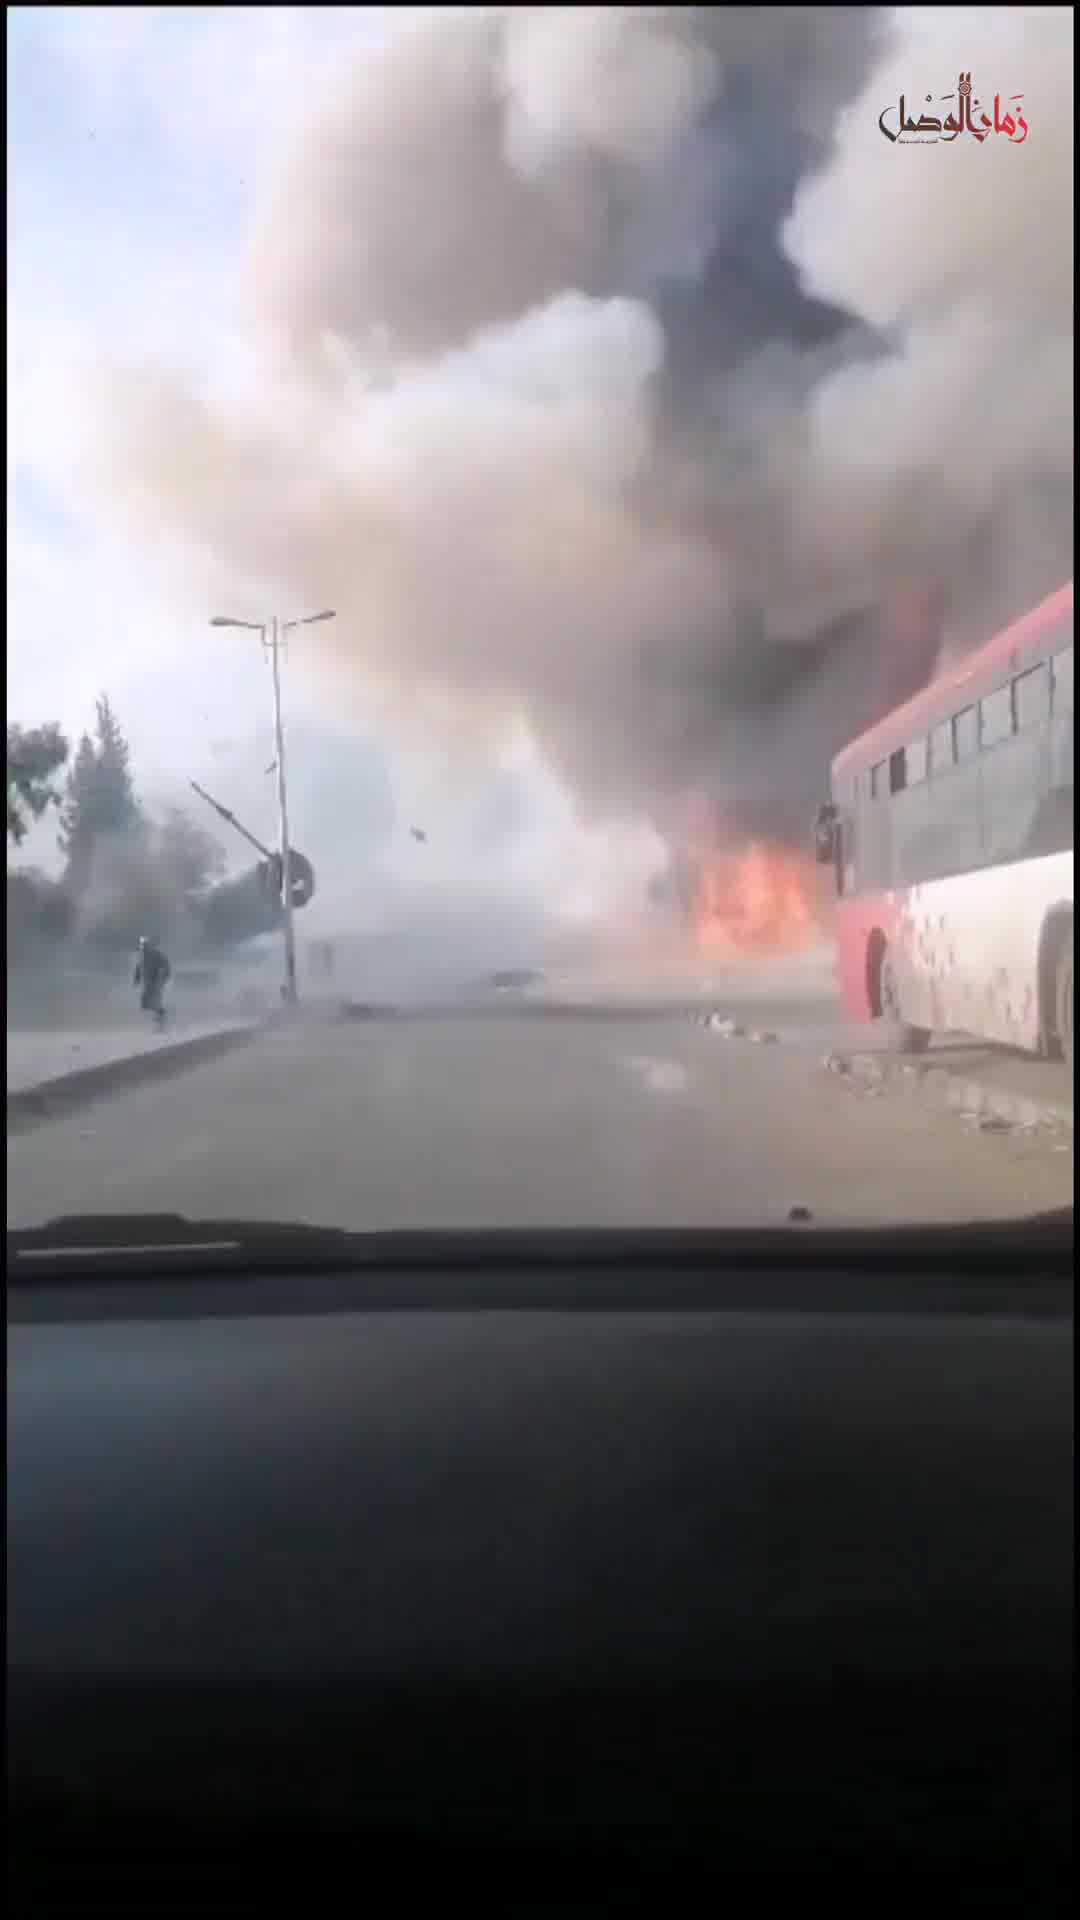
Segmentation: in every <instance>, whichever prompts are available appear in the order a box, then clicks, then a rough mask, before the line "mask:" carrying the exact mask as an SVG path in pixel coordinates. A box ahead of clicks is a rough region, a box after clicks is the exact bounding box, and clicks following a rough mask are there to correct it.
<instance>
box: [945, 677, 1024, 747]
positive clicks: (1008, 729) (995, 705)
mask: <svg viewBox="0 0 1080 1920" xmlns="http://www.w3.org/2000/svg"><path fill="white" fill-rule="evenodd" d="M979 705H980V708H981V711H982V728H981V732H982V744H983V746H984V747H993V746H996V745H997V743H998V741H999V740H1007V739H1008V738H1009V735H1010V734H1011V733H1012V730H1013V705H1012V688H1011V687H998V688H996V689H995V691H994V692H993V693H988V694H986V695H985V696H984V697H983V699H982V700H981V701H980V702H979ZM959 717H960V716H958V718H959Z"/></svg>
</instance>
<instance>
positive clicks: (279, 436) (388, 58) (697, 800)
mask: <svg viewBox="0 0 1080 1920" xmlns="http://www.w3.org/2000/svg"><path fill="white" fill-rule="evenodd" d="M961 72H971V74H972V75H973V85H974V89H975V93H976V95H978V96H980V97H981V99H982V101H983V102H984V103H987V104H988V103H990V102H992V101H993V98H994V95H995V94H1000V95H1001V97H1002V99H1007V98H1008V97H1010V96H1012V95H1014V94H1022V95H1023V106H1024V113H1025V116H1026V120H1027V125H1028V128H1029V133H1028V137H1027V139H1026V140H1025V141H1023V142H1022V143H1016V142H1015V141H1014V142H1010V141H1009V140H1008V139H1006V138H1004V137H1000V136H999V137H990V138H988V139H987V140H986V141H984V142H983V143H981V144H980V143H979V142H977V141H976V140H975V139H973V138H970V137H967V138H965V139H962V140H959V141H957V142H955V143H954V144H949V145H945V144H937V145H932V146H916V147H907V146H904V145H902V144H901V145H899V146H896V145H893V144H891V143H890V142H888V141H887V140H885V139H884V138H883V137H882V134H881V132H880V130H879V124H878V123H879V116H880V115H881V114H882V112H883V111H884V110H885V109H886V108H888V107H890V106H892V107H895V105H896V102H897V100H898V96H899V95H900V93H901V92H903V93H905V94H906V95H907V97H908V99H909V100H913V101H917V102H920V103H921V102H922V100H923V99H924V97H925V96H927V95H932V96H933V97H934V99H935V100H936V99H938V98H939V97H940V96H943V95H948V94H955V92H956V88H957V76H958V74H959V73H961ZM1072 74H1073V26H1072V16H1071V12H1070V11H1069V10H1065V9H1060V10H1053V9H1031V10H1023V9H1015V8H1013V9H999V10H997V11H996V12H991V13H989V14H986V13H982V14H977V13H975V12H973V11H970V12H969V11H965V10H954V9H944V10H942V11H941V13H940V15H938V14H936V13H931V12H929V11H928V10H927V11H916V12H913V13H910V14H906V15H903V16H899V17H895V16H893V15H892V14H890V13H885V12H875V11H874V10H868V9H862V8H831V9H823V10H817V11H814V10H810V9H804V8H786V7H776V8H760V9H755V10H743V9H733V10H716V11H714V10H712V9H706V8H693V7H685V8H684V7H676V8H651V7H628V8H623V9H615V8H603V7H596V8H594V7H584V8H574V9H571V8H561V7H550V8H547V7H545V8H528V7H527V8H517V9H510V8H500V7H487V8H470V9H406V10H405V11H404V12H402V13H400V14H398V15H396V16H393V17H392V18H390V17H388V19H387V24H386V31H385V37H384V39H383V40H382V42H381V43H380V44H378V45H377V46H375V47H374V48H372V47H371V46H370V45H366V46H365V47H364V48H363V49H362V50H358V52H357V56H356V58H355V60H354V61H353V62H351V63H348V64H346V65H344V66H343V67H342V69H341V71H340V74H339V76H338V78H337V81H336V84H335V86H334V88H333V90H332V92H331V94H330V96H329V97H327V98H322V99H319V100H313V101H312V102H311V103H310V109H309V111H308V113H307V114H306V117H305V124H304V126H303V129H302V132H301V133H300V135H299V137H298V138H297V139H296V141H295V142H294V143H293V144H292V145H291V146H290V148H289V149H288V151H286V152H283V153H282V154H280V155H279V156H278V160H277V164H276V167H275V170H274V173H273V177H272V178H270V179H268V180H267V181H266V183H265V186H264V192H263V197H262V201H261V204H260V207H259V210H258V218H257V220H256V222H255V226H254V231H253V233H252V235H251V238H250V248H249V251H248V254H247V257H246V258H245V260H244V261H243V262H242V263H238V271H240V272H241V273H242V277H243V287H244V293H245V298H246V301H247V311H248V316H249V320H250V329H251V352H252V359H251V367H250V378H249V379H248V380H247V381H246V383H245V385H244V388H243V391H240V390H235V391H233V392H231V393H228V394H226V395H225V396H224V397H223V396H222V394H221V393H220V391H217V390H215V389H214V388H213V386H212V385H210V384H209V383H207V384H203V385H200V384H199V383H197V382H193V381H192V380H191V379H190V378H189V377H188V376H187V375H186V374H183V373H181V372H180V371H178V370H176V369H173V368H169V367H166V366H143V367H141V368H130V367H122V366H113V367H111V368H108V369H105V370H103V371H102V375H101V378H100V380H99V381H98V382H97V383H96V386H95V411H94V413H93V415H92V416H91V417H90V420H89V423H88V424H89V429H90V431H89V435H88V440H87V445H86V448H85V456H86V466H85V468H84V478H85V481H86V484H87V485H88V486H91V487H93V488H94V490H95V492H98V493H100V492H102V491H103V492H104V494H105V495H106V497H107V498H108V500H109V501H110V503H111V504H112V506H113V507H115V508H118V509H119V510H120V511H121V513H122V515H123V521H124V524H125V525H126V526H127V527H129V528H130V529H132V530H133V531H134V532H135V534H136V535H139V536H144V537H145V538H146V540H147V541H152V540H154V539H157V538H159V537H160V536H162V535H164V536H165V537H166V538H167V539H168V540H170V541H172V542H175V543H178V544H179V545H180V546H181V547H182V548H183V550H184V551H185V552H186V553H187V554H188V555H189V556H190V558H191V564H192V565H194V566H198V565H204V566H205V567H206V568H207V569H208V570H211V569H212V570H214V572H215V574H216V577H217V579H218V580H222V579H224V580H227V581H229V582H230V583H231V591H232V594H233V598H232V600H231V602H230V604H232V605H235V606H236V609H237V611H238V612H243V611H244V608H245V606H247V607H250V609H251V611H252V614H253V617H258V616H259V613H260V611H261V609H262V608H264V607H265V606H266V605H268V604H272V605H282V606H287V605H296V606H298V607H315V606H322V605H326V604H329V605H332V606H335V607H336V608H337V609H338V618H337V620H336V621H335V622H334V623H332V624H329V625H327V626H326V627H322V628H319V627H316V628H312V629H311V631H310V636H309V639H310V645H308V646H306V648H305V654H306V657H307V659H308V660H309V661H310V660H311V659H313V658H315V657H318V659H319V663H320V666H319V670H320V671H321V672H322V673H323V675H324V676H325V678H326V682H327V688H328V697H330V696H332V697H333V699H334V700H335V702H336V704H337V710H338V712H339V713H340V712H341V711H344V710H347V709H348V707H349V704H350V702H353V703H355V705H356V708H357V711H358V713H359V712H360V711H361V710H362V711H363V713H364V715H365V717H369V716H370V715H371V713H372V711H375V712H377V713H378V714H379V715H380V717H381V719H382V721H383V723H384V724H385V725H386V726H387V728H389V729H391V730H393V731H394V732H395V733H396V734H397V735H398V737H400V738H401V739H402V740H403V741H411V742H413V743H415V742H417V741H421V742H422V741H424V740H437V742H438V744H439V751H440V752H446V751H447V750H449V749H450V748H452V749H453V750H454V751H456V752H460V753H461V754H462V755H468V754H470V753H472V752H473V751H475V750H479V749H483V750H489V749H493V748H494V747H495V746H496V745H497V743H498V742H500V741H501V740H503V739H504V738H505V737H506V736H507V734H508V733H509V732H510V731H512V730H513V729H514V728H517V727H520V726H521V725H522V724H524V725H525V726H526V727H527V728H528V730H529V732H530V734H531V736H532V738H533V739H535V741H536V742H537V743H538V746H539V748H540V750H541V752H542V753H543V754H544V756H545V757H546V759H547V761H548V762H549V763H550V765H551V766H552V767H553V768H554V769H555V770H556V771H557V772H558V774H559V775H560V776H561V777H562V778H563V779H564V780H565V781H566V782H567V783H568V784H569V786H570V788H571V789H572V791H573V793H574V795H575V797H576V800H577V802H578V804H579V806H580V808H581V810H582V815H583V817H585V818H586V819H590V820H602V819H641V820H645V821H648V822H650V823H651V824H652V825H653V826H655V827H656V828H657V829H658V830H659V831H660V832H661V833H662V834H663V835H665V836H666V837H667V838H668V839H669V840H670V841H671V842H672V843H677V842H678V841H679V839H680V837H681V836H682V835H683V834H684V833H685V831H686V830H687V822H688V821H689V820H691V819H695V820H700V818H701V815H702V812H703V811H704V812H705V813H706V814H707V815H708V817H709V818H710V819H711V820H712V821H713V822H715V826H716V831H717V832H719V831H720V830H721V827H723V829H724V830H725V831H726V832H728V833H730V834H731V835H733V836H735V837H736V838H737V837H738V836H740V835H745V834H766V835H770V836H773V837H776V838H784V837H797V838H798V839H799V840H800V841H801V840H802V839H803V837H804V835H805V831H806V822H807V819H808V816H809V811H810V809H811V808H812V806H813V804H814V803H815V801H816V800H817V799H818V798H819V797H820V792H821V789H822V783H823V781H824V779H825V769H826V765H827V759H828V756H829V755H830V753H831V752H832V751H833V750H834V749H835V748H836V747H837V746H838V745H839V744H840V743H841V742H842V741H843V740H844V739H845V738H847V737H848V736H850V734H851V733H852V732H853V731H855V730H856V729H857V728H859V727H860V726H861V725H863V724H865V723H866V722H868V721H869V719H870V718H872V717H873V715H874V713H875V712H876V711H877V710H878V709H879V708H880V707H881V705H882V703H883V702H885V701H888V700H892V699H895V698H899V697H902V696H903V695H905V694H906V693H908V692H910V691H913V690H914V688H915V687H916V686H918V685H919V684H921V683H922V682H923V681H924V680H925V678H926V677H927V675H928V674H929V672H930V671H931V670H932V668H933V666H934V664H935V661H936V659H937V657H938V655H939V653H940V651H941V649H942V648H943V647H945V648H949V647H954V648H958V647H965V646H967V645H969V644H971V643H972V641H973V640H975V639H977V638H980V637H984V636H985V634H986V633H987V632H988V631H989V630H991V629H992V627H993V626H994V625H996V624H997V623H998V622H1000V621H1002V620H1004V619H1006V618H1008V617H1010V616H1012V615H1013V614H1015V613H1017V612H1018V611H1020V610H1022V609H1023V608H1024V607H1025V606H1026V605H1028V604H1031V603H1032V602H1033V601H1034V600H1036V599H1037V598H1038V597H1040V596H1041V595H1042V594H1043V593H1045V592H1048V591H1050V590H1052V589H1053V588H1054V587H1055V586H1057V585H1058V584H1059V583H1060V582H1061V580H1063V579H1065V578H1067V577H1069V576H1070V575H1071V571H1072V522H1073V501H1072V468H1073V432H1072V383H1073V375H1072V275H1073V241H1072V228H1073V217H1072V115H1073V84H1072ZM316 649H318V650H319V652H318V655H317V656H316Z"/></svg>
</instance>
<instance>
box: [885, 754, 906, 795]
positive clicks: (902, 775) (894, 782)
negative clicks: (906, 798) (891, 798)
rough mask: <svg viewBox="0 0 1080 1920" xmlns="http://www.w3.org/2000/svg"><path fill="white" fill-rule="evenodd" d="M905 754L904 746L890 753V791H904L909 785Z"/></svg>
mask: <svg viewBox="0 0 1080 1920" xmlns="http://www.w3.org/2000/svg"><path fill="white" fill-rule="evenodd" d="M905 759H906V757H905V754H904V749H903V747H898V748H897V750H896V752H895V753H890V755H889V792H890V793H903V791H904V788H905V787H906V785H907V777H906V765H905Z"/></svg>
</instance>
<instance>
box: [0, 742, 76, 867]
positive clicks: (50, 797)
mask: <svg viewBox="0 0 1080 1920" xmlns="http://www.w3.org/2000/svg"><path fill="white" fill-rule="evenodd" d="M67 757H68V743H67V741H66V739H65V738H64V735H63V733H62V732H61V731H60V728H59V727H58V726H57V725H56V723H55V721H50V722H49V724H48V725H47V726H44V727H31V728H29V729H24V728H22V727H9V728H8V730H7V830H8V838H9V840H12V841H13V842H14V844H15V845H16V846H17V847H18V846H21V844H22V842H23V840H25V838H26V835H27V833H28V832H29V830H30V823H31V821H32V820H40V818H41V816H42V814H43V813H44V812H45V810H46V808H47V807H51V806H59V804H60V798H61V796H60V790H59V788H58V787H57V786H56V785H55V782H54V778H53V776H54V775H55V774H57V773H59V771H60V768H61V767H62V766H63V764H64V762H65V760H66V759H67Z"/></svg>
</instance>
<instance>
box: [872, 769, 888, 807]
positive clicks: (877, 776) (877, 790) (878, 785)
mask: <svg viewBox="0 0 1080 1920" xmlns="http://www.w3.org/2000/svg"><path fill="white" fill-rule="evenodd" d="M887 791H888V789H887V786H886V782H885V761H884V760H879V761H878V763H877V766H876V767H871V769H870V798H871V800H880V799H881V796H882V794H883V793H886V792H887Z"/></svg>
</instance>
